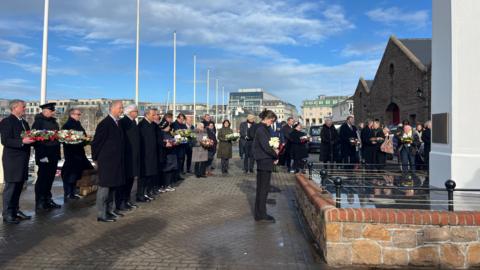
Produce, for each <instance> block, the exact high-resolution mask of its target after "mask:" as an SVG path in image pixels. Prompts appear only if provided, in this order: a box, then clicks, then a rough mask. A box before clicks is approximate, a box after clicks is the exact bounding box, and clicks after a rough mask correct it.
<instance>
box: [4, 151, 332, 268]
mask: <svg viewBox="0 0 480 270" xmlns="http://www.w3.org/2000/svg"><path fill="white" fill-rule="evenodd" d="M239 165H240V160H235V162H234V165H232V166H231V167H232V170H231V174H232V175H231V176H229V177H221V176H216V177H210V178H208V179H200V180H199V179H197V178H195V177H189V178H187V179H186V180H185V181H184V182H183V183H182V184H181V185H180V186H179V187H178V188H177V191H175V192H171V193H167V194H162V195H160V197H158V198H157V199H156V200H155V201H153V202H151V203H148V204H142V205H141V208H139V209H136V210H135V211H132V212H129V213H127V215H126V216H125V217H123V218H120V219H119V220H118V221H117V222H115V223H98V222H96V213H95V205H94V204H95V195H93V196H92V195H91V196H88V197H86V198H84V199H82V200H79V201H76V202H73V203H68V204H67V205H65V206H64V207H62V209H59V210H52V211H50V212H47V213H43V214H34V213H33V212H32V209H33V207H34V205H33V192H32V190H33V187H32V186H28V189H27V191H25V192H24V194H23V195H22V200H21V206H22V209H23V210H24V212H28V213H29V214H34V217H33V219H32V220H31V221H24V222H22V223H21V224H20V225H5V224H2V225H0V269H325V268H326V266H325V265H324V264H323V263H322V262H321V260H320V259H319V258H318V257H317V255H316V252H315V250H314V249H313V248H312V247H313V246H312V242H311V239H310V238H309V236H308V233H306V232H305V228H304V227H303V226H302V225H301V219H300V218H299V216H300V214H299V213H298V211H297V209H296V204H295V196H294V193H293V187H294V184H295V182H294V177H293V175H292V174H286V173H275V174H273V175H274V176H273V184H274V185H275V186H276V187H278V188H280V190H281V192H279V193H271V195H270V196H269V198H271V199H273V200H270V202H271V203H273V202H274V203H275V204H269V206H268V209H269V212H270V214H272V215H273V216H274V217H275V218H276V219H277V223H275V224H257V223H256V222H255V221H254V220H253V218H252V212H251V211H252V210H251V209H252V207H253V204H254V196H255V175H253V174H250V175H244V174H243V173H241V171H240V170H239V169H238V166H239ZM216 173H218V170H217V172H216ZM54 191H55V200H56V201H57V202H62V203H63V196H62V186H61V182H60V181H56V184H55V188H54Z"/></svg>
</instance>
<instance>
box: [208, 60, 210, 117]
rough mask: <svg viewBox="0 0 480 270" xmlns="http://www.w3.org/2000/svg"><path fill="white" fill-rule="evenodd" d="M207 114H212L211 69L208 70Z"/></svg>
mask: <svg viewBox="0 0 480 270" xmlns="http://www.w3.org/2000/svg"><path fill="white" fill-rule="evenodd" d="M207 114H210V69H207Z"/></svg>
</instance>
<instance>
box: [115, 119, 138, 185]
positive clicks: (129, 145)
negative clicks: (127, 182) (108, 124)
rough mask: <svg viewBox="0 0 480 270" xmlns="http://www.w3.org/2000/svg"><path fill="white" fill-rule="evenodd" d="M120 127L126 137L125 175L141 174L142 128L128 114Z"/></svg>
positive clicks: (129, 176)
mask: <svg viewBox="0 0 480 270" xmlns="http://www.w3.org/2000/svg"><path fill="white" fill-rule="evenodd" d="M119 122H120V127H121V128H122V130H123V136H124V137H125V176H126V177H128V178H132V177H139V176H140V166H141V160H140V130H139V129H138V125H137V122H136V121H135V120H131V119H130V118H128V116H125V117H123V118H122V119H120V121H119Z"/></svg>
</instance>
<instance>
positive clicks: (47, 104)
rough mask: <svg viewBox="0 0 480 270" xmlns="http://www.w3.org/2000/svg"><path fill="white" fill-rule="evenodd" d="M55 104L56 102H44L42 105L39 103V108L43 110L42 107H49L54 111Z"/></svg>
mask: <svg viewBox="0 0 480 270" xmlns="http://www.w3.org/2000/svg"><path fill="white" fill-rule="evenodd" d="M56 105H57V103H55V102H51V103H45V104H43V105H40V108H41V109H42V110H43V109H49V110H50V111H52V112H53V111H55V106H56Z"/></svg>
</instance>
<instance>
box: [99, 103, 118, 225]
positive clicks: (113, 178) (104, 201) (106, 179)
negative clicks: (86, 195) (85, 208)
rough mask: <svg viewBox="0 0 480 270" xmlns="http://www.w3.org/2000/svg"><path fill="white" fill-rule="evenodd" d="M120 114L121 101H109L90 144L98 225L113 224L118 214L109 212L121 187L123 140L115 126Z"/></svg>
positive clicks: (111, 210)
mask: <svg viewBox="0 0 480 270" xmlns="http://www.w3.org/2000/svg"><path fill="white" fill-rule="evenodd" d="M122 112H123V103H122V101H121V100H115V101H112V103H111V104H110V113H109V115H108V116H107V117H105V119H103V120H102V121H101V122H100V123H99V124H98V126H97V129H96V131H95V136H94V137H93V141H92V158H93V160H94V161H95V162H96V163H97V167H98V190H97V202H96V205H97V221H98V222H114V221H116V220H117V218H118V217H119V216H121V215H122V214H120V215H118V214H117V213H114V211H113V201H114V194H115V189H116V188H119V187H121V186H123V185H124V184H125V171H124V168H125V150H124V148H123V147H124V145H125V139H124V136H123V131H122V128H121V127H120V123H119V118H120V115H122Z"/></svg>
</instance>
